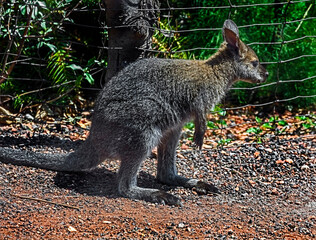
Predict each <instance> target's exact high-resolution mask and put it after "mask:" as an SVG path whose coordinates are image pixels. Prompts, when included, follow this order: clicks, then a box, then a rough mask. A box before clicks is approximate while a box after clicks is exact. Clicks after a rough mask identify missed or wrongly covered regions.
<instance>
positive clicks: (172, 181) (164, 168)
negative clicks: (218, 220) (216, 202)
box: [157, 127, 219, 193]
mask: <svg viewBox="0 0 316 240" xmlns="http://www.w3.org/2000/svg"><path fill="white" fill-rule="evenodd" d="M180 134H181V127H177V128H175V129H173V130H169V131H168V132H166V133H165V134H164V136H163V138H162V140H161V143H160V144H159V146H158V167H157V178H158V180H159V181H160V182H162V183H165V184H168V185H173V186H183V187H187V188H193V187H195V188H196V189H197V190H198V191H199V192H201V193H208V192H213V193H218V192H219V190H218V189H217V188H216V187H215V186H214V185H212V184H208V183H205V182H203V181H199V180H197V179H189V178H185V177H181V176H179V175H178V174H177V167H176V162H175V160H176V148H177V145H178V142H179V138H180Z"/></svg>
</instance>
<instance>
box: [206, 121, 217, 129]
mask: <svg viewBox="0 0 316 240" xmlns="http://www.w3.org/2000/svg"><path fill="white" fill-rule="evenodd" d="M207 126H208V127H209V128H210V129H218V126H217V125H216V124H215V123H214V122H212V121H208V122H207Z"/></svg>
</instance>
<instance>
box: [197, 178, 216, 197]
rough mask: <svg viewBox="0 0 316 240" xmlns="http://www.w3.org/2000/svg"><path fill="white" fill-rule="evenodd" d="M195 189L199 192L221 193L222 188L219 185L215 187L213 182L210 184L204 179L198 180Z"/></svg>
mask: <svg viewBox="0 0 316 240" xmlns="http://www.w3.org/2000/svg"><path fill="white" fill-rule="evenodd" d="M194 190H195V191H196V192H197V193H199V194H208V193H214V194H220V190H219V189H218V188H217V187H215V186H214V185H213V184H209V183H206V182H203V181H198V182H197V184H196V186H195V187H194Z"/></svg>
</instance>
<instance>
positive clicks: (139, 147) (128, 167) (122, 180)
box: [118, 132, 181, 205]
mask: <svg viewBox="0 0 316 240" xmlns="http://www.w3.org/2000/svg"><path fill="white" fill-rule="evenodd" d="M153 135H154V134H153V133H152V132H150V133H148V134H146V133H145V132H143V133H142V135H141V136H139V137H135V136H134V138H133V144H132V145H130V146H126V148H125V149H122V150H121V154H120V159H121V166H120V169H119V172H118V191H119V193H120V194H121V195H122V196H125V197H129V198H134V199H142V200H145V201H149V202H157V203H163V204H168V205H181V201H180V199H179V198H177V197H175V196H173V195H171V194H169V193H166V192H164V191H160V190H158V189H150V188H141V187H138V186H137V174H138V171H139V169H140V167H141V164H142V162H143V161H144V160H145V159H146V157H147V155H148V154H149V153H150V152H151V150H152V148H153V147H154V145H155V144H156V142H157V141H155V140H154V139H158V136H153ZM146 137H147V138H146Z"/></svg>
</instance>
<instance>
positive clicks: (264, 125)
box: [262, 123, 273, 129]
mask: <svg viewBox="0 0 316 240" xmlns="http://www.w3.org/2000/svg"><path fill="white" fill-rule="evenodd" d="M262 127H263V128H269V129H272V128H273V126H272V125H271V123H264V124H262Z"/></svg>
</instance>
